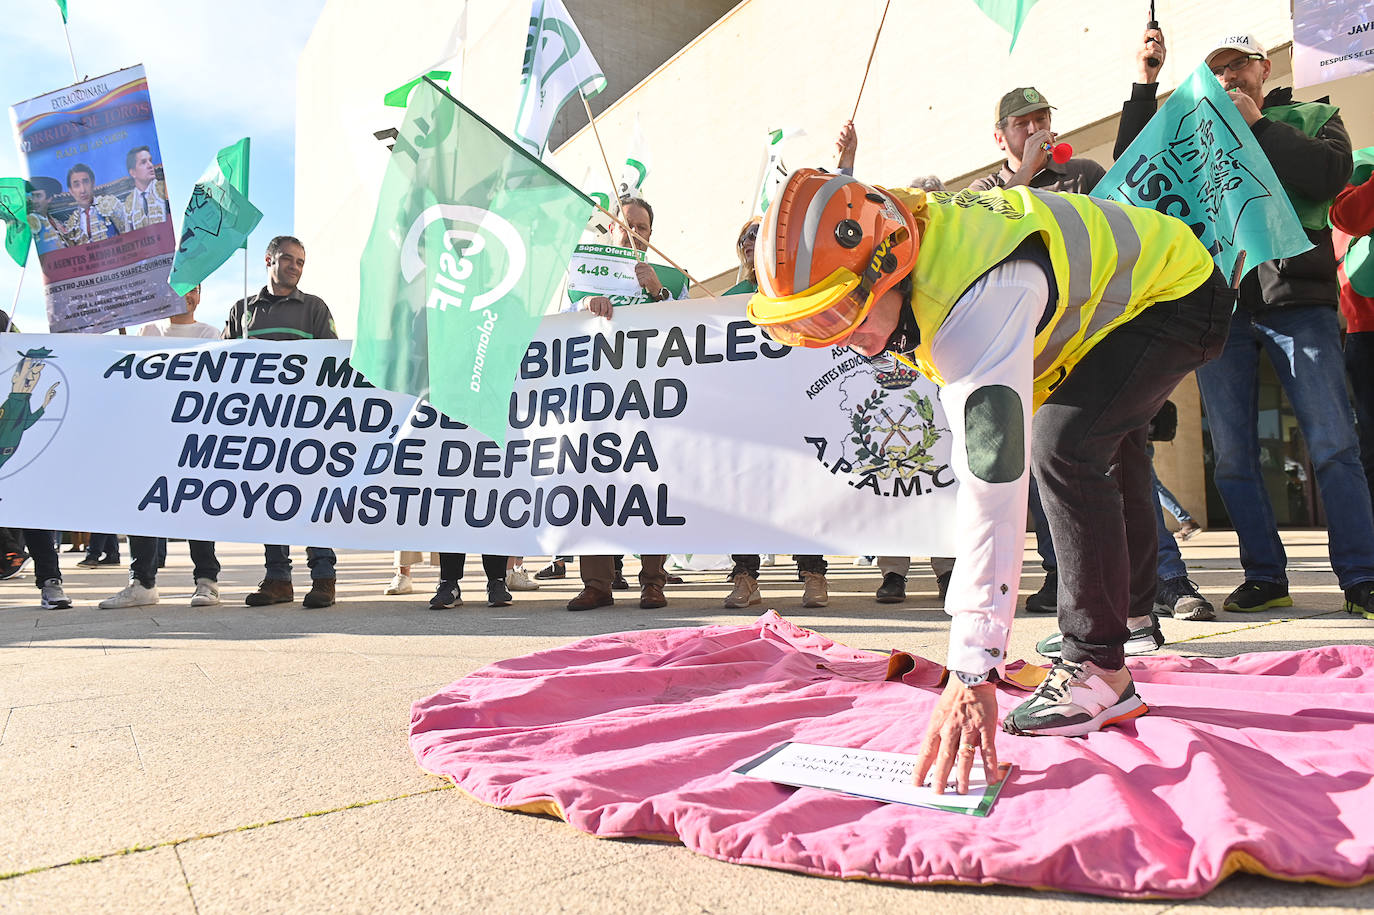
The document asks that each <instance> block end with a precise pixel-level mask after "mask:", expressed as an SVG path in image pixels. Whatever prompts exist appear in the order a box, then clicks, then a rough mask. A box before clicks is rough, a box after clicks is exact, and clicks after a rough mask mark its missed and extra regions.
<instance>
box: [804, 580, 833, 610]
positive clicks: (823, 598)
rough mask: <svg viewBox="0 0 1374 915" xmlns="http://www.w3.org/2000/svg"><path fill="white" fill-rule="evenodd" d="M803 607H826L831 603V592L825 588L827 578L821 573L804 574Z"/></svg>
mask: <svg viewBox="0 0 1374 915" xmlns="http://www.w3.org/2000/svg"><path fill="white" fill-rule="evenodd" d="M802 581H804V582H805V583H806V584H804V585H802V606H803V607H824V606H825V605H826V604H828V603H830V590H829V589H828V588H827V587H826V586H825V576H824V575H822V574H821V573H820V572H803V573H802Z"/></svg>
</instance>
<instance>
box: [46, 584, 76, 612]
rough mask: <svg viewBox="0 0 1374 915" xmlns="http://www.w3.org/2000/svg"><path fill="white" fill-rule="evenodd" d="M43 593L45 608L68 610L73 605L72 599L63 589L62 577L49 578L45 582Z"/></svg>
mask: <svg viewBox="0 0 1374 915" xmlns="http://www.w3.org/2000/svg"><path fill="white" fill-rule="evenodd" d="M42 594H43V609H44V610H66V609H67V608H68V607H70V606H71V605H72V599H71V598H70V597H68V596H67V593H66V592H65V591H63V590H62V579H60V578H49V579H48V580H47V581H45V582H43V589H42Z"/></svg>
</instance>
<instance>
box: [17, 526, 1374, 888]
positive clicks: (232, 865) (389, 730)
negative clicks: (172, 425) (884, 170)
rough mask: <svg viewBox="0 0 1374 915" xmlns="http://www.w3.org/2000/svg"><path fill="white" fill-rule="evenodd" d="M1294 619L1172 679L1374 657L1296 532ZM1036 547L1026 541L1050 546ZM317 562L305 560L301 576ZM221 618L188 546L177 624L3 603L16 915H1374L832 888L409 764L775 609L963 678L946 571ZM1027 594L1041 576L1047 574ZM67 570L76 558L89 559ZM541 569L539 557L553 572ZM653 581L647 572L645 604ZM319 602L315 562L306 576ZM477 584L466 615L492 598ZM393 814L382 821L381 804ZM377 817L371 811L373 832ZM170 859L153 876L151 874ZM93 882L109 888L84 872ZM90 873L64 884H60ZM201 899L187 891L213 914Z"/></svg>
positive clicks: (177, 570)
mask: <svg viewBox="0 0 1374 915" xmlns="http://www.w3.org/2000/svg"><path fill="white" fill-rule="evenodd" d="M1284 539H1285V544H1286V546H1287V548H1288V551H1289V555H1290V557H1291V559H1292V561H1291V564H1290V565H1291V569H1292V590H1293V595H1294V601H1295V606H1294V607H1293V608H1282V609H1280V610H1275V611H1270V612H1267V613H1264V614H1255V615H1242V614H1230V613H1224V612H1223V613H1220V614H1219V618H1218V619H1217V620H1215V621H1212V622H1206V623H1196V622H1188V621H1183V620H1169V619H1166V620H1164V621H1163V623H1162V625H1163V629H1164V633H1165V636H1166V638H1167V639H1168V640H1169V644H1167V645H1166V646H1165V648H1164V649H1163V651H1164V652H1166V653H1178V654H1183V655H1189V656H1201V657H1227V656H1231V655H1234V654H1238V653H1241V652H1246V651H1275V650H1291V649H1294V648H1306V647H1314V646H1318V645H1327V644H1342V643H1353V644H1368V642H1369V639H1370V636H1371V634H1374V623H1371V622H1369V621H1366V620H1362V619H1356V618H1352V617H1350V616H1348V615H1346V614H1344V613H1342V612H1341V611H1340V605H1341V594H1340V590H1339V588H1338V587H1337V586H1336V583H1335V578H1334V576H1333V575H1332V574H1331V571H1330V568H1329V565H1328V564H1327V560H1326V555H1325V553H1326V547H1325V535H1324V533H1322V532H1309V531H1301V532H1285V538H1284ZM1029 546H1030V544H1029V543H1028V547H1029ZM297 552H298V553H299V552H300V551H299V550H298V551H297ZM220 554H221V559H222V561H223V562H224V566H225V568H224V573H223V576H222V591H221V593H222V594H223V595H224V597H225V603H224V604H223V605H221V606H219V607H212V608H204V609H201V608H191V607H190V606H189V594H190V588H189V585H188V581H189V576H190V566H189V563H188V562H187V561H186V559H185V557H184V548H183V547H181V546H180V545H176V544H174V545H173V548H172V562H171V563H169V566H168V568H167V569H166V570H164V572H163V580H164V582H166V585H165V587H164V588H163V591H162V593H163V598H164V599H163V600H162V602H161V603H159V604H158V605H156V606H154V607H145V608H134V609H130V610H123V611H101V610H98V609H96V608H95V606H94V604H95V602H97V601H98V600H100V599H101V598H103V597H107V596H109V595H110V594H113V593H114V592H115V591H117V590H119V588H121V587H122V586H123V585H124V583H125V581H126V580H127V578H126V572H125V570H123V569H119V568H101V569H95V570H74V569H70V568H69V570H68V571H67V572H66V573H65V574H66V575H67V590H68V593H69V594H71V595H72V596H73V597H74V598H75V599H76V601H77V605H76V606H75V607H73V608H72V609H71V610H65V611H40V610H38V609H37V607H36V603H37V602H36V595H37V591H36V589H34V587H33V582H32V580H31V579H27V580H26V579H25V578H24V577H23V576H20V577H18V578H16V579H14V580H11V581H7V582H0V772H3V774H4V777H3V778H0V809H4V810H6V811H7V812H8V815H7V816H4V817H0V875H3V874H6V873H12V872H14V871H24V870H29V869H32V868H37V869H38V870H37V871H36V872H35V873H29V874H25V875H23V876H13V877H8V878H4V879H0V910H4V911H9V910H11V909H13V910H16V911H35V912H50V911H111V912H123V911H128V912H149V911H151V912H159V911H171V912H180V911H198V912H200V913H205V912H218V911H234V912H240V911H255V912H256V911H344V912H347V911H378V910H384V911H397V910H408V911H409V910H413V911H445V912H448V911H457V910H470V909H472V908H475V907H480V909H481V910H482V911H490V912H521V913H527V912H542V911H572V912H597V913H608V912H634V913H635V915H640V913H642V912H644V911H646V910H648V911H655V912H658V911H663V912H765V911H778V910H787V909H792V910H795V911H806V912H811V911H835V912H846V913H848V912H869V911H872V912H878V911H882V912H890V911H893V910H894V909H896V908H897V907H901V906H907V905H911V906H919V907H920V908H922V909H923V910H924V909H929V910H932V911H936V912H945V911H949V912H956V911H957V912H961V913H962V912H982V911H989V912H991V911H993V910H997V911H1005V910H1006V908H1007V907H1008V906H1012V907H1015V908H1016V909H1020V910H1026V911H1028V912H1032V913H1038V912H1064V911H1070V912H1078V911H1082V912H1087V911H1093V912H1096V911H1104V912H1126V911H1132V912H1142V913H1145V912H1161V911H1166V910H1167V911H1171V912H1172V911H1182V910H1183V909H1185V908H1196V909H1199V910H1217V911H1225V912H1250V911H1289V910H1291V911H1305V912H1311V911H1321V910H1332V911H1351V910H1355V909H1371V908H1374V887H1371V886H1365V887H1360V888H1356V889H1337V888H1328V887H1321V886H1317V885H1311V884H1284V883H1280V882H1277V881H1272V880H1267V879H1263V878H1250V877H1237V878H1233V879H1232V880H1229V881H1227V882H1226V883H1225V884H1223V885H1222V886H1221V887H1220V888H1219V889H1218V890H1216V891H1214V892H1213V893H1211V894H1210V895H1209V896H1207V897H1205V898H1203V899H1201V900H1196V901H1193V902H1189V903H1181V904H1172V903H1171V904H1164V903H1155V902H1136V903H1116V902H1111V901H1108V900H1102V899H1095V898H1091V897H1083V896H1073V895H1065V894H1056V893H1044V892H1035V891H1029V890H1013V889H1007V888H997V887H990V888H979V889H965V888H954V887H917V888H913V887H899V886H889V885H879V884H872V883H866V882H862V881H834V880H825V879H820V878H814V877H807V876H803V875H797V874H790V873H784V872H780V871H772V870H767V869H761V868H752V867H742V866H736V865H729V864H725V863H722V862H718V861H713V860H710V859H707V858H704V857H702V856H699V855H696V854H694V853H692V852H690V851H687V850H686V849H684V848H682V847H681V846H677V845H671V844H660V843H653V842H635V841H606V840H596V839H592V838H590V837H587V836H583V835H581V834H580V833H577V832H576V831H575V830H573V829H572V828H571V827H568V826H567V825H565V824H562V823H560V822H557V821H553V820H550V819H548V818H543V817H535V816H528V815H519V814H511V813H506V812H503V811H498V810H494V809H491V808H488V807H484V806H482V805H481V804H478V803H477V802H476V801H473V800H471V799H470V798H468V797H466V796H464V795H463V794H462V793H461V792H459V791H456V790H436V789H443V787H444V783H442V782H440V780H438V779H436V778H434V777H433V776H429V775H427V774H425V773H423V772H421V771H420V770H419V769H418V768H417V767H416V765H415V763H414V760H413V758H412V757H411V755H410V752H409V749H408V747H407V746H406V732H407V727H408V724H409V712H410V705H411V703H412V702H413V701H415V700H416V699H419V698H422V697H424V696H427V695H429V694H431V693H433V692H435V691H437V690H438V689H440V688H442V687H443V686H445V685H447V684H448V683H450V682H452V681H453V680H456V679H458V678H460V677H462V676H464V675H466V674H468V673H470V672H472V671H473V670H475V669H477V668H478V667H480V666H482V665H484V664H487V663H491V662H494V661H497V660H501V659H504V658H508V657H513V656H516V655H521V654H527V653H529V652H532V651H537V650H541V649H546V648H551V647H555V646H558V645H561V644H564V643H567V642H570V641H574V640H576V639H580V638H584V637H587V636H590V635H594V634H599V633H604V632H610V631H618V630H630V629H651V628H665V627H678V626H698V625H713V624H729V625H744V624H747V623H749V622H751V621H752V620H754V619H755V618H756V617H757V616H758V615H759V614H760V612H761V611H762V610H763V609H766V608H768V607H772V608H776V609H777V610H778V612H779V613H781V614H783V615H784V616H786V617H787V618H788V619H790V620H792V621H793V622H795V623H797V624H798V625H801V626H805V627H807V628H811V629H814V630H816V631H817V632H820V633H822V634H824V635H826V636H828V637H830V638H833V639H836V640H837V641H840V642H843V643H845V644H848V645H851V646H853V647H856V648H864V649H873V650H889V649H894V648H900V649H903V650H907V651H914V652H917V653H921V654H924V655H926V656H929V657H932V658H935V659H937V660H938V659H940V658H942V657H943V654H944V650H945V642H946V639H947V637H948V621H947V617H946V616H945V615H944V613H943V611H942V610H941V608H940V607H939V605H938V602H937V600H936V597H935V582H934V577H933V575H932V574H931V573H930V570H929V566H928V565H927V564H926V563H925V562H924V561H923V560H918V561H917V562H916V563H914V564H913V569H912V574H911V578H910V582H909V585H908V593H909V599H908V601H907V602H906V603H904V604H899V605H878V604H876V603H875V602H874V601H873V599H872V594H873V590H874V589H875V588H876V587H877V585H878V583H879V580H880V576H879V574H878V573H877V570H876V569H873V568H863V567H857V566H855V565H854V564H853V563H852V562H851V561H850V560H849V559H848V558H844V557H840V558H835V559H833V560H832V564H831V569H830V572H829V580H830V589H831V600H830V604H829V606H827V607H824V608H817V609H803V608H802V607H801V605H800V604H801V583H800V582H798V581H797V580H796V572H795V566H792V565H791V564H790V563H784V564H782V565H779V566H774V567H764V569H763V570H762V576H761V582H762V587H763V593H764V595H765V602H764V604H763V605H762V606H760V607H755V608H750V609H747V610H727V609H725V608H723V607H722V606H721V601H722V599H723V598H724V596H725V594H726V593H727V592H728V590H729V585H728V583H727V582H726V581H725V578H724V573H722V572H701V573H692V572H689V573H684V577H685V579H686V582H685V583H684V584H683V585H678V586H670V587H669V589H668V597H669V599H670V601H671V602H670V604H669V605H668V606H667V607H665V608H663V609H660V610H654V611H643V610H640V609H639V608H638V606H637V599H636V598H637V593H636V592H633V591H629V592H617V604H616V606H615V607H612V608H606V609H603V610H598V611H593V612H588V613H568V612H567V611H566V610H565V609H564V604H565V603H566V602H567V600H568V599H569V598H571V597H572V596H573V595H574V594H576V593H577V590H578V588H579V587H580V583H579V582H578V580H577V578H576V566H575V565H574V566H571V567H570V572H571V577H569V578H567V579H564V580H561V581H555V582H549V583H547V586H546V587H544V588H541V589H540V590H538V591H533V592H519V593H517V594H516V595H515V603H514V605H513V606H511V607H504V608H488V607H487V606H486V605H485V601H484V600H481V599H473V600H469V601H468V603H467V604H465V605H464V606H463V607H461V608H457V609H454V610H447V611H438V612H436V611H430V610H428V609H427V606H426V605H427V602H428V597H429V594H430V593H431V591H430V589H431V588H432V587H433V585H434V583H435V581H436V580H437V570H435V569H432V568H430V567H429V566H427V565H421V566H418V567H416V569H415V579H416V588H417V591H416V593H414V594H411V595H404V596H396V597H384V596H383V595H382V590H383V589H384V588H385V586H386V583H387V582H388V580H389V578H390V563H391V557H390V555H389V554H385V553H376V552H365V551H352V550H350V551H341V552H340V565H339V575H340V583H341V584H340V595H341V600H340V603H339V604H338V605H337V606H336V607H333V608H329V609H327V610H312V611H307V610H304V609H302V608H301V606H300V604H299V602H296V603H293V604H284V605H278V606H275V607H266V608H252V607H246V606H244V605H243V604H242V603H241V601H242V597H243V595H244V594H246V593H248V592H249V591H251V590H252V589H253V587H254V586H255V585H256V583H257V581H258V579H259V578H260V577H261V575H262V567H261V557H262V552H261V547H260V546H256V545H243V544H221V545H220ZM1184 555H1185V558H1186V559H1187V560H1188V562H1189V564H1190V568H1191V569H1192V575H1193V578H1194V580H1195V581H1197V582H1198V584H1199V586H1200V587H1201V588H1202V590H1203V593H1204V594H1205V595H1206V596H1207V597H1208V598H1209V599H1211V600H1212V601H1213V602H1214V603H1217V604H1218V605H1219V604H1220V603H1221V601H1222V599H1223V598H1224V597H1225V596H1226V595H1227V594H1228V593H1229V592H1230V590H1231V589H1232V588H1234V587H1235V586H1236V585H1237V584H1239V581H1240V578H1241V576H1240V572H1239V569H1238V564H1237V562H1236V560H1235V556H1236V543H1235V538H1234V535H1232V534H1230V533H1228V532H1212V531H1209V532H1206V533H1204V534H1201V535H1199V536H1198V537H1195V538H1194V539H1193V540H1191V541H1189V542H1188V544H1186V545H1185V547H1184ZM1025 560H1026V564H1025V571H1024V576H1023V580H1022V588H1021V591H1022V595H1023V597H1024V595H1026V594H1029V593H1031V592H1033V591H1034V590H1036V589H1037V588H1038V587H1039V586H1040V582H1041V580H1042V577H1043V573H1042V572H1041V571H1040V569H1039V565H1038V561H1037V559H1036V557H1035V555H1034V553H1033V551H1032V550H1030V549H1029V548H1028V550H1027V552H1026V555H1025ZM63 561H64V565H68V566H69V567H70V560H69V559H67V558H66V557H64V560H63ZM542 565H543V560H542V558H537V557H530V558H529V560H528V562H527V566H528V567H529V568H530V569H531V570H534V569H537V568H539V567H541V566H542ZM636 569H637V566H636V563H635V561H634V560H630V562H629V568H628V574H629V575H630V577H631V578H633V575H634V573H635V571H636ZM296 571H297V585H298V587H299V590H298V593H297V597H298V598H299V597H301V596H303V594H304V591H305V588H306V587H308V585H307V584H306V583H305V579H304V577H303V576H304V574H305V568H304V563H303V562H299V563H298V568H297V570H296ZM480 578H481V575H480V567H479V566H477V564H476V563H475V562H470V563H469V575H468V578H467V579H466V583H467V584H468V585H469V588H468V589H467V592H465V593H468V595H469V596H470V597H472V598H480V596H481V595H482V589H481V587H480V584H481V582H480ZM1054 629H1055V620H1054V618H1053V617H1052V616H1036V615H1028V614H1025V613H1024V612H1023V613H1022V614H1020V615H1019V616H1018V619H1017V623H1016V628H1015V630H1014V631H1013V635H1012V644H1011V654H1012V656H1013V657H1016V656H1021V657H1026V658H1028V659H1031V660H1038V659H1036V658H1035V656H1034V646H1035V643H1036V641H1037V640H1039V639H1040V638H1043V637H1044V636H1046V635H1048V634H1050V633H1052V632H1053V631H1054ZM373 802H379V803H373ZM359 804H364V805H367V806H360V807H359V806H354V805H359ZM138 849H148V850H138ZM77 860H89V863H79V864H68V862H73V861H77ZM62 865H66V866H62ZM188 881H189V884H190V885H189V888H188V885H187V884H188Z"/></svg>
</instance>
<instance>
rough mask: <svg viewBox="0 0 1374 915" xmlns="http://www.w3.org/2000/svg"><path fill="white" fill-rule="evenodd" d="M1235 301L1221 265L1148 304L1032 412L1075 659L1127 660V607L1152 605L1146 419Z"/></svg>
mask: <svg viewBox="0 0 1374 915" xmlns="http://www.w3.org/2000/svg"><path fill="white" fill-rule="evenodd" d="M1234 302H1235V297H1234V295H1233V294H1232V292H1231V290H1230V288H1229V287H1227V286H1226V284H1225V282H1224V281H1223V280H1222V278H1221V273H1220V271H1213V273H1212V278H1211V281H1210V282H1208V283H1204V284H1203V285H1202V286H1201V287H1200V288H1198V289H1196V290H1194V291H1193V292H1191V293H1189V294H1188V295H1186V296H1183V297H1182V298H1180V299H1176V300H1174V301H1171V302H1160V303H1158V304H1156V305H1153V306H1151V307H1150V308H1147V309H1145V311H1143V312H1142V313H1141V314H1140V315H1138V316H1137V317H1136V318H1135V319H1133V320H1131V321H1129V322H1127V323H1126V324H1123V325H1122V326H1120V327H1118V328H1117V329H1116V330H1114V331H1112V332H1111V334H1109V335H1108V336H1107V338H1106V339H1104V340H1103V341H1102V342H1100V343H1099V344H1097V346H1095V347H1093V349H1092V350H1091V351H1090V352H1089V353H1088V354H1087V355H1086V356H1084V357H1083V359H1082V360H1081V361H1079V362H1078V364H1077V365H1075V366H1074V368H1073V370H1072V371H1071V372H1070V373H1069V375H1068V377H1067V378H1065V379H1064V381H1063V383H1062V384H1060V385H1059V387H1057V388H1055V390H1054V393H1052V394H1051V395H1050V397H1049V399H1048V400H1047V401H1046V402H1045V404H1044V405H1043V406H1042V407H1041V408H1040V410H1039V411H1038V412H1037V413H1036V415H1035V422H1034V423H1033V424H1032V430H1031V439H1032V444H1031V461H1032V464H1033V467H1034V472H1035V476H1036V479H1037V480H1038V481H1039V483H1040V499H1041V502H1042V503H1043V505H1044V508H1045V516H1046V518H1047V519H1048V520H1049V527H1050V534H1051V535H1052V536H1053V538H1054V545H1055V553H1056V555H1057V558H1058V565H1059V630H1060V632H1062V633H1063V634H1064V649H1063V657H1064V660H1066V661H1069V662H1072V663H1079V662H1082V661H1089V660H1090V661H1093V662H1094V663H1096V664H1097V665H1098V666H1100V667H1103V668H1106V669H1109V670H1119V669H1120V668H1121V667H1122V666H1123V665H1124V664H1125V653H1124V650H1123V649H1124V646H1125V643H1126V639H1127V637H1128V634H1129V632H1128V628H1127V625H1126V620H1127V618H1128V617H1131V616H1146V615H1148V614H1149V612H1150V608H1151V606H1152V605H1153V603H1154V595H1155V586H1156V581H1155V572H1156V563H1157V553H1158V548H1159V546H1158V541H1157V540H1156V529H1155V520H1156V519H1155V515H1156V513H1157V512H1158V511H1159V508H1158V503H1157V502H1156V501H1155V498H1154V489H1153V487H1152V484H1151V482H1150V460H1149V457H1148V456H1147V455H1146V453H1145V444H1146V428H1147V426H1148V425H1149V422H1150V418H1151V417H1152V416H1154V415H1155V413H1156V412H1157V411H1158V410H1159V408H1160V407H1161V406H1162V405H1163V404H1164V401H1165V400H1166V399H1167V398H1168V396H1169V395H1170V394H1171V393H1172V392H1173V390H1174V388H1175V387H1176V386H1177V385H1178V383H1179V382H1180V381H1181V380H1182V379H1183V378H1184V377H1186V376H1187V375H1188V373H1189V372H1192V371H1194V370H1195V369H1197V368H1198V366H1200V365H1202V364H1203V363H1205V362H1207V361H1208V360H1210V359H1214V358H1216V356H1217V355H1218V354H1219V353H1220V352H1221V348H1222V346H1223V344H1224V343H1225V341H1226V333H1227V329H1228V327H1229V325H1230V320H1231V311H1232V307H1233V303H1234ZM1123 583H1125V585H1126V586H1123Z"/></svg>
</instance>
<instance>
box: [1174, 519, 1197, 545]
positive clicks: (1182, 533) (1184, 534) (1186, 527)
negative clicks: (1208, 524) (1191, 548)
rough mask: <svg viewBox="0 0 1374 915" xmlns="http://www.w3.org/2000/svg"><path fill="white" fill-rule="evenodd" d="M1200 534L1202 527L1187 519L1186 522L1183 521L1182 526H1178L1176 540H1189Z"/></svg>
mask: <svg viewBox="0 0 1374 915" xmlns="http://www.w3.org/2000/svg"><path fill="white" fill-rule="evenodd" d="M1200 533H1202V525H1201V524H1198V523H1197V522H1196V521H1194V520H1193V519H1192V518H1189V519H1188V520H1187V521H1184V522H1183V524H1182V525H1180V526H1179V529H1178V539H1179V540H1189V539H1191V538H1193V537H1196V536H1197V535H1198V534H1200Z"/></svg>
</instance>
